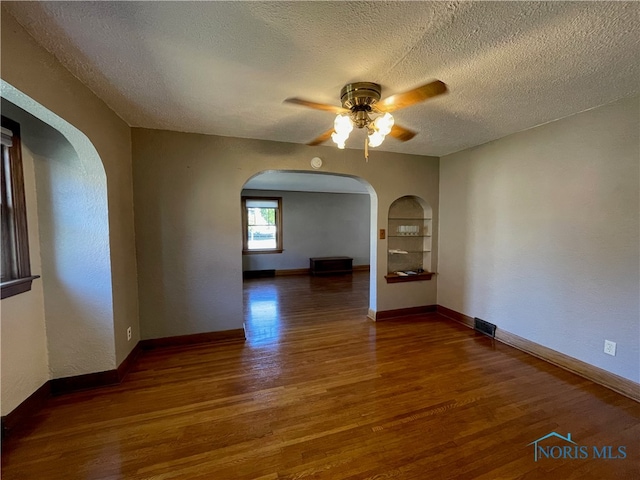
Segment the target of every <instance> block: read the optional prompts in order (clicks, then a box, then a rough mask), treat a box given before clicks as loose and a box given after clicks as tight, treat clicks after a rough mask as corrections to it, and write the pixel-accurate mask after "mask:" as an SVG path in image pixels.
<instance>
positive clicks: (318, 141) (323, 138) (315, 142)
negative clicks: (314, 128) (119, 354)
mask: <svg viewBox="0 0 640 480" xmlns="http://www.w3.org/2000/svg"><path fill="white" fill-rule="evenodd" d="M332 133H333V128H332V129H330V130H327V131H326V132H324V133H323V134H322V135H320V136H319V137H317V138H314V139H313V140H311V141H310V142H309V143H307V145H310V146H314V145H320V144H321V143H324V142H326V141H327V140H329V139H330V138H331V134H332Z"/></svg>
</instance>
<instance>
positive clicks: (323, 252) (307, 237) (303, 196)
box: [241, 170, 378, 314]
mask: <svg viewBox="0 0 640 480" xmlns="http://www.w3.org/2000/svg"><path fill="white" fill-rule="evenodd" d="M241 196H242V197H243V198H245V201H246V199H247V198H249V199H253V200H255V201H260V200H261V199H272V200H274V199H280V200H281V203H282V212H281V213H282V219H283V222H282V227H281V229H282V232H281V233H282V237H283V244H284V245H283V251H282V252H281V253H274V254H263V253H259V254H252V253H251V252H246V251H245V254H244V255H243V261H242V267H243V273H244V274H245V276H247V274H248V273H249V274H251V276H253V275H263V274H264V275H275V274H278V275H280V274H284V275H286V274H288V273H293V274H295V273H308V271H309V266H310V258H313V257H336V256H345V257H347V258H348V259H351V260H350V261H352V263H353V267H354V269H356V270H359V269H365V268H366V269H367V270H368V271H369V282H368V292H369V295H368V309H369V310H370V311H371V310H375V304H376V288H377V287H376V281H375V272H376V269H377V265H376V232H377V218H378V217H377V213H378V198H377V195H376V192H375V191H374V189H373V187H372V186H371V185H370V184H369V183H368V182H367V181H365V180H363V179H361V178H358V177H354V176H349V175H339V174H333V173H323V172H309V171H293V170H269V171H264V172H260V173H258V174H256V175H254V176H252V177H251V178H250V179H248V180H247V181H246V182H245V184H244V185H243V187H242V191H241ZM244 210H246V208H245V207H243V211H244ZM244 223H245V221H243V228H246V226H244ZM263 223H264V222H263ZM267 228H271V227H267ZM266 231H267V230H265V232H266ZM250 300H251V299H245V302H248V301H250ZM260 301H261V302H263V303H264V306H265V308H267V307H268V308H271V309H273V308H276V307H274V305H277V304H278V302H277V301H275V300H274V299H271V300H269V298H267V297H263V298H261V299H260ZM265 302H267V303H268V305H267V303H265ZM253 305H254V307H253V308H258V307H255V305H257V303H255V302H253ZM245 306H246V305H245ZM248 313H249V314H250V311H249V312H248Z"/></svg>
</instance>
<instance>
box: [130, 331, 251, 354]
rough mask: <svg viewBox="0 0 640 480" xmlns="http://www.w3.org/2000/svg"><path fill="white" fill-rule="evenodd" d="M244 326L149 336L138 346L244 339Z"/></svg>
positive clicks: (179, 344) (147, 348)
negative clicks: (172, 335) (232, 328)
mask: <svg viewBox="0 0 640 480" xmlns="http://www.w3.org/2000/svg"><path fill="white" fill-rule="evenodd" d="M245 339H246V337H245V334H244V328H236V329H234V330H222V331H220V332H205V333H194V334H191V335H178V336H175V337H163V338H150V339H147V340H141V341H140V348H142V349H143V350H151V349H154V348H162V347H178V346H184V345H195V344H198V343H209V342H228V341H234V342H237V341H243V342H244V341H245Z"/></svg>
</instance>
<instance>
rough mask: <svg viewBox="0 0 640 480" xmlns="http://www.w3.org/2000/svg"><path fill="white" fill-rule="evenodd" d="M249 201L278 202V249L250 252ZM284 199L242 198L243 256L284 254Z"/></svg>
mask: <svg viewBox="0 0 640 480" xmlns="http://www.w3.org/2000/svg"><path fill="white" fill-rule="evenodd" d="M247 200H271V201H273V200H276V201H277V202H278V209H277V210H276V248H269V249H261V250H255V249H254V250H250V249H249V228H248V224H247V223H248V221H249V218H248V215H247ZM282 245H283V244H282V197H262V196H260V197H256V196H251V197H245V196H243V197H242V254H243V255H256V254H258V255H260V254H264V253H282V252H283V251H284V249H283V248H282Z"/></svg>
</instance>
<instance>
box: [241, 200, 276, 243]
mask: <svg viewBox="0 0 640 480" xmlns="http://www.w3.org/2000/svg"><path fill="white" fill-rule="evenodd" d="M242 230H243V232H242V233H243V240H242V252H243V253H282V198H280V197H276V198H267V197H242Z"/></svg>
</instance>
